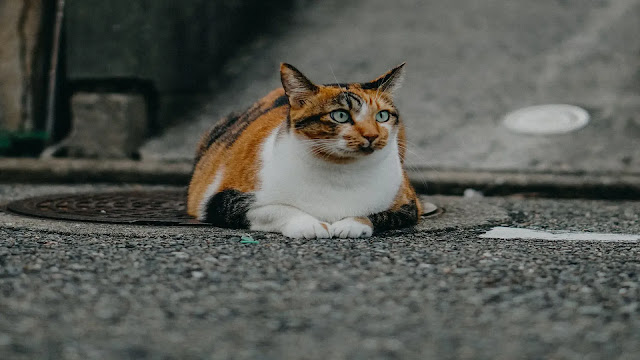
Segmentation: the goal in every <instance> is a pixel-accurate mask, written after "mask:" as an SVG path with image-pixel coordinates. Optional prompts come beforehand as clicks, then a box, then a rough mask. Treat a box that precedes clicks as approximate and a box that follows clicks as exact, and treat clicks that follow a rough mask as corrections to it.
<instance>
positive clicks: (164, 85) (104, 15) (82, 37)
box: [65, 0, 291, 127]
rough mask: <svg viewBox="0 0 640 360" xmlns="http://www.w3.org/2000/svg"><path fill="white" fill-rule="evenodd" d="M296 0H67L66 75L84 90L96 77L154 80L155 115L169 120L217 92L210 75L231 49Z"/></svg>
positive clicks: (159, 121)
mask: <svg viewBox="0 0 640 360" xmlns="http://www.w3.org/2000/svg"><path fill="white" fill-rule="evenodd" d="M290 2H291V0H278V1H262V0H236V1H211V0H183V1H175V0H136V1H131V0H110V1H103V0H68V1H67V5H66V14H65V29H66V46H65V52H66V62H67V67H66V72H67V77H68V80H69V81H70V82H71V84H72V87H73V85H74V84H81V86H82V90H83V91H88V90H90V87H91V83H92V82H94V83H95V84H99V83H101V82H102V83H104V81H108V82H109V83H111V84H114V83H117V82H118V81H120V82H121V85H120V87H121V88H122V87H125V88H126V83H127V81H134V82H136V81H137V82H138V83H139V82H140V81H142V82H143V83H145V84H150V86H151V88H152V89H154V91H155V94H152V95H153V96H155V97H156V99H155V100H153V101H154V105H153V106H154V107H155V109H154V110H156V111H157V118H156V119H153V120H154V123H155V124H156V126H158V127H163V126H165V125H166V124H168V123H171V122H172V121H174V120H175V119H176V118H177V117H180V114H181V112H182V111H185V110H187V109H188V108H189V107H190V106H192V105H193V104H194V103H195V102H197V101H198V100H199V99H202V98H203V96H204V95H205V94H208V93H210V92H214V91H215V90H216V89H215V86H212V81H211V80H212V79H215V77H216V74H217V71H218V69H219V67H220V66H221V65H222V64H223V63H224V61H225V60H226V59H227V57H228V55H229V54H230V53H232V52H233V51H234V50H235V49H236V47H237V46H238V44H239V43H241V42H243V41H244V40H246V39H247V38H248V37H250V36H251V35H252V34H255V33H257V32H260V31H261V29H262V27H264V26H265V24H268V23H269V21H270V20H271V19H270V14H273V13H274V12H277V11H282V10H283V8H286V5H287V4H288V3H290ZM143 88H145V87H143ZM145 89H148V88H145ZM111 90H113V89H111ZM150 113H151V114H153V112H150Z"/></svg>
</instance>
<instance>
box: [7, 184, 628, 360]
mask: <svg viewBox="0 0 640 360" xmlns="http://www.w3.org/2000/svg"><path fill="white" fill-rule="evenodd" d="M114 188H117V189H121V188H122V187H113V186H106V185H83V186H26V185H1V186H0V204H2V203H6V202H7V201H8V200H11V199H17V198H21V197H24V196H28V195H37V194H42V193H61V192H72V191H88V190H96V189H102V190H104V189H114ZM127 188H130V187H127ZM430 200H431V201H433V202H436V203H438V204H440V205H441V206H444V207H445V209H447V212H445V213H444V214H443V215H441V216H440V217H437V218H427V219H425V220H424V221H423V223H422V225H421V227H420V228H419V230H418V231H401V232H396V233H392V234H387V235H384V236H381V237H374V238H371V239H367V240H321V241H320V240H319V241H294V240H288V239H284V238H283V237H281V236H278V235H275V234H259V233H254V234H252V235H253V236H254V237H255V238H256V239H258V240H259V241H260V243H259V244H240V243H239V242H238V241H237V240H235V239H234V238H233V237H234V236H237V235H239V234H242V233H241V232H237V231H230V230H216V229H214V228H202V227H133V226H113V225H92V224H87V223H71V222H52V221H46V220H37V219H30V218H24V217H17V216H12V215H9V214H6V213H2V212H0V239H2V240H1V241H0V294H1V296H0V358H2V359H31V358H54V359H60V358H65V359H126V358H132V359H133V358H135V359H140V358H149V359H161V358H176V359H188V358H193V359H195V358H221V359H222V358H225V359H228V358H237V359H240V358H259V359H283V358H304V359H328V358H331V359H347V358H348V359H371V358H387V359H394V358H397V359H407V358H416V359H418V358H419V359H424V358H433V359H540V358H552V359H605V358H606V359H635V358H636V357H637V354H638V353H639V352H640V320H639V319H640V307H639V303H640V285H639V283H640V282H639V281H638V276H639V274H640V244H638V243H637V242H628V243H625V242H622V243H620V242H609V243H603V242H554V241H536V240H530V241H522V240H488V239H480V238H479V237H478V236H479V235H480V234H482V233H484V232H485V231H486V230H487V229H489V228H490V227H491V226H493V225H510V226H519V227H527V228H532V229H568V230H575V231H597V232H614V233H636V234H638V233H640V218H639V215H638V214H640V202H611V201H585V200H561V201H558V200H545V199H517V198H476V199H473V198H471V199H461V198H448V197H434V198H430ZM443 224H449V225H451V226H449V227H446V226H443Z"/></svg>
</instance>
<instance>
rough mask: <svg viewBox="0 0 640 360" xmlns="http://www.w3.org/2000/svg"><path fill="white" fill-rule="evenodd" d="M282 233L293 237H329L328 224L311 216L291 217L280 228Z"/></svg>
mask: <svg viewBox="0 0 640 360" xmlns="http://www.w3.org/2000/svg"><path fill="white" fill-rule="evenodd" d="M282 235H284V236H286V237H290V238H294V239H301V238H305V239H328V238H331V235H332V234H331V230H330V225H329V224H327V223H326V222H322V221H320V220H318V219H316V218H314V217H313V216H300V217H296V218H294V219H291V220H290V221H289V222H288V223H287V224H286V225H285V226H284V228H283V229H282Z"/></svg>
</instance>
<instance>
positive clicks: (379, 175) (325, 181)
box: [255, 130, 402, 222]
mask: <svg viewBox="0 0 640 360" xmlns="http://www.w3.org/2000/svg"><path fill="white" fill-rule="evenodd" d="M276 136H277V130H276V131H274V132H273V133H272V134H271V135H270V136H269V137H268V138H267V139H266V141H265V142H264V143H263V148H262V152H261V161H262V168H261V171H260V187H259V190H258V191H257V192H256V203H255V206H264V205H274V204H280V205H290V206H293V207H296V208H298V209H300V210H302V211H304V212H306V213H308V214H310V215H312V216H314V217H316V218H317V219H319V220H321V221H327V222H334V221H337V220H340V219H343V218H345V217H348V216H366V215H370V214H373V213H376V212H380V211H384V210H387V209H388V208H389V207H390V206H391V204H392V203H393V200H394V198H395V196H396V194H397V192H398V189H399V188H400V185H401V183H402V166H401V164H400V158H399V155H398V145H397V140H396V139H395V137H394V138H393V139H390V141H389V143H388V144H387V146H386V147H385V148H384V149H382V150H379V151H376V152H374V153H373V154H371V155H369V156H366V157H363V158H362V159H360V160H358V161H356V162H354V163H350V164H334V163H330V162H327V161H324V160H322V159H319V158H317V157H315V156H313V155H311V154H310V153H309V152H308V150H307V149H306V148H305V145H304V144H303V143H302V142H301V141H300V140H298V139H296V138H295V136H294V135H291V134H287V135H285V136H282V137H280V138H277V139H276Z"/></svg>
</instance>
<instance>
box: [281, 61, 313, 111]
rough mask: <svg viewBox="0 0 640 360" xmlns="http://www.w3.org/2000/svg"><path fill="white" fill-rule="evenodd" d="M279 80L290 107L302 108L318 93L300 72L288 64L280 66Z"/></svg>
mask: <svg viewBox="0 0 640 360" xmlns="http://www.w3.org/2000/svg"><path fill="white" fill-rule="evenodd" d="M280 80H282V87H283V88H284V92H285V94H287V97H288V98H289V104H290V105H291V106H302V105H304V104H305V102H306V101H307V100H308V99H309V98H310V97H312V96H314V95H315V94H317V93H318V87H317V86H315V85H314V84H313V83H312V82H311V80H309V79H307V77H306V76H304V75H302V73H301V72H300V70H298V69H296V68H295V67H293V66H291V65H289V64H285V63H282V64H280Z"/></svg>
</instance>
